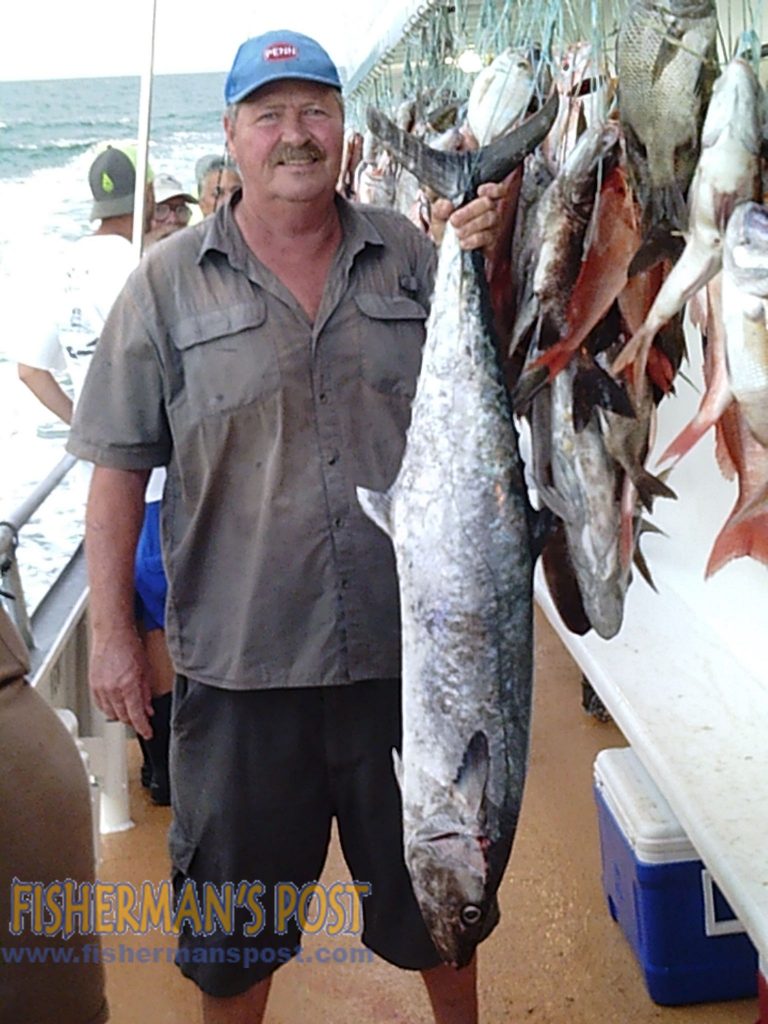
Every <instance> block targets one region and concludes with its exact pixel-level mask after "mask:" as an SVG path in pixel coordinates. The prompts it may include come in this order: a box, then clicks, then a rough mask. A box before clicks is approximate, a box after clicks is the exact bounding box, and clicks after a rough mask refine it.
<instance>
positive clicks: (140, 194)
mask: <svg viewBox="0 0 768 1024" xmlns="http://www.w3.org/2000/svg"><path fill="white" fill-rule="evenodd" d="M147 4H148V12H147V25H148V31H147V40H146V50H145V53H146V65H145V67H144V71H143V73H142V76H141V92H140V94H139V132H138V137H137V144H136V197H135V202H134V207H133V247H134V250H135V253H136V262H137V263H138V261H139V259H140V257H141V245H142V240H143V237H144V200H145V198H146V197H145V182H146V180H147V165H148V164H149V128H150V121H151V118H152V76H153V73H154V64H155V18H156V15H157V0H147Z"/></svg>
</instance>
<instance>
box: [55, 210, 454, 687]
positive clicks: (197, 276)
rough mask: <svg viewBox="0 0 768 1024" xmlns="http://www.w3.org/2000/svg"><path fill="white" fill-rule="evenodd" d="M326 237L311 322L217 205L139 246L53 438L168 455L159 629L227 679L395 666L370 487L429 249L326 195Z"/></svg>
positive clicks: (178, 656) (132, 453) (151, 462)
mask: <svg viewBox="0 0 768 1024" xmlns="http://www.w3.org/2000/svg"><path fill="white" fill-rule="evenodd" d="M337 203H338V208H339V213H340V217H341V223H342V228H343V242H342V244H341V246H340V248H339V250H338V252H337V254H336V257H335V260H334V263H333V267H332V269H331V272H330V275H329V278H328V281H327V283H326V287H325V293H324V295H323V299H322V303H321V307H320V310H319V312H318V315H317V318H316V320H315V322H314V323H311V322H310V321H309V319H308V317H307V315H306V313H305V312H304V311H303V310H302V308H301V306H300V305H299V304H298V303H297V301H296V300H295V299H294V297H293V296H292V295H291V293H290V292H289V291H288V290H287V289H286V288H285V286H284V285H283V284H282V283H281V282H280V281H279V280H278V279H277V278H276V277H275V276H274V275H273V274H272V273H271V272H270V271H269V270H268V269H267V268H266V267H264V266H263V265H262V264H261V263H260V262H259V261H258V260H257V259H255V257H254V256H253V254H252V253H251V252H250V250H249V249H248V247H247V246H246V244H245V242H244V240H243V237H242V235H241V233H240V231H239V229H238V227H237V225H236V223H235V221H234V218H233V216H232V207H229V206H227V207H225V208H224V209H222V210H221V211H219V212H218V213H217V214H216V216H215V217H213V218H209V219H208V220H206V221H204V222H203V223H201V224H199V225H197V226H195V227H193V228H189V229H187V230H185V231H181V232H178V233H176V234H175V235H173V236H171V237H170V238H169V239H167V240H166V241H164V242H161V243H158V244H157V245H156V246H154V247H153V248H152V249H151V250H150V251H149V252H148V254H147V255H146V256H145V257H144V258H143V260H142V262H141V265H140V266H139V267H138V268H137V270H136V271H135V272H134V273H133V274H132V275H131V277H130V278H129V279H128V282H127V284H126V287H125V288H124V290H123V291H122V293H121V295H120V297H119V298H118V300H117V302H116V304H115V306H114V307H113V310H112V312H111V314H110V316H109V318H108V320H107V323H106V325H105V328H104V331H103V334H102V337H101V340H100V342H99V345H98V347H97V350H96V354H95V356H94V358H93V360H92V363H91V367H90V370H89V373H88V378H87V380H86V383H85V387H84V390H83V393H82V397H81V399H80V402H79V405H78V408H77V413H76V416H75V422H74V425H73V428H72V432H71V435H70V439H69V444H68V448H69V450H70V451H72V452H74V453H75V454H76V455H79V456H81V457H82V458H85V459H89V460H91V461H93V462H95V463H97V464H98V465H103V466H110V467H113V468H117V469H147V468H150V467H153V466H159V465H167V466H168V480H167V483H166V489H165V496H164V499H163V513H162V533H163V549H164V560H165V565H166V570H167V574H168V580H169V597H168V606H167V620H166V629H167V635H168V642H169V645H170V649H171V654H172V656H173V659H174V662H175V664H176V667H177V669H178V671H180V672H182V673H183V674H185V675H188V676H190V677H191V678H193V679H197V680H200V681H202V682H205V683H210V684H213V685H216V686H222V687H226V688H232V689H249V688H258V687H281V686H312V685H323V684H336V683H343V682H348V681H352V680H358V679H369V678H385V677H393V676H397V675H399V672H400V620H399V613H398V594H397V577H396V571H395V563H394V555H393V552H392V548H391V544H390V541H389V538H387V537H386V536H385V535H384V534H383V533H382V532H381V531H380V530H379V528H378V527H376V526H375V525H374V524H373V523H372V522H370V520H369V519H368V518H367V517H366V515H365V514H364V513H363V511H362V509H361V508H360V506H359V504H358V502H357V498H356V494H355V487H356V486H357V485H362V486H364V487H368V488H372V489H375V490H385V489H386V488H387V486H388V485H389V484H391V483H392V481H393V479H394V477H395V476H396V474H397V470H398V468H399V465H400V460H401V457H402V453H403V447H404V443H405V432H406V429H407V426H408V422H409V417H410V402H411V399H412V397H413V393H414V389H415V383H416V377H417V374H418V370H419V365H420V360H421V348H422V343H423V340H424V331H425V320H426V316H427V310H428V306H429V301H430V298H431V290H432V286H433V279H434V264H435V250H434V247H433V245H432V243H431V242H430V241H429V240H428V239H427V238H426V237H425V236H423V235H422V234H420V233H419V232H418V231H417V230H416V229H415V228H414V227H413V226H412V225H411V224H410V223H409V222H408V221H407V220H406V219H405V218H404V217H401V216H400V215H398V214H395V213H392V212H391V211H388V210H377V209H374V208H371V207H362V206H353V205H352V204H350V203H347V202H346V201H345V200H343V199H340V198H339V199H337Z"/></svg>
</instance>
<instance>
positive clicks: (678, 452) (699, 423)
mask: <svg viewBox="0 0 768 1024" xmlns="http://www.w3.org/2000/svg"><path fill="white" fill-rule="evenodd" d="M711 426H712V424H711V423H710V422H709V420H706V419H704V418H703V417H699V416H696V417H694V418H693V419H692V420H691V422H690V423H688V424H687V425H686V426H685V427H683V429H682V430H681V431H680V433H679V434H678V435H677V437H675V438H673V440H672V441H670V442H669V444H668V445H667V447H666V448H665V449H664V451H663V452H662V453H661V455H660V456H659V458H658V460H657V465H659V466H660V465H662V464H663V463H665V462H679V460H680V459H682V457H683V456H684V455H687V454H688V452H689V451H690V450H691V448H693V446H694V445H695V444H696V443H697V442H698V441H700V440H701V439H702V437H703V436H704V435H705V434H706V432H707V431H708V430H709V428H710V427H711Z"/></svg>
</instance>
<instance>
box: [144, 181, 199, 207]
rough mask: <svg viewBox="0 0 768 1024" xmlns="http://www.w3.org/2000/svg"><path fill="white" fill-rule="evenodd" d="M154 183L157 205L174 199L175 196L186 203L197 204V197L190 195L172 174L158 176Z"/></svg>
mask: <svg viewBox="0 0 768 1024" xmlns="http://www.w3.org/2000/svg"><path fill="white" fill-rule="evenodd" d="M154 182H155V202H156V203H164V202H165V201H166V200H167V199H173V198H174V197H175V196H180V197H181V198H182V199H183V200H184V202H185V203H196V202H197V200H196V199H195V197H194V196H192V195H190V194H189V192H187V191H186V190H185V189H184V186H183V185H182V184H181V182H180V181H179V180H178V179H177V178H174V177H173V175H172V174H156V175H155V178H154Z"/></svg>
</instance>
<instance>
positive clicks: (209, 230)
mask: <svg viewBox="0 0 768 1024" xmlns="http://www.w3.org/2000/svg"><path fill="white" fill-rule="evenodd" d="M241 197H242V191H241V190H240V189H238V190H237V191H236V192H235V193H234V194H233V196H232V198H231V199H230V200H229V202H227V203H225V205H224V206H222V207H220V208H219V209H218V210H217V211H216V212H215V213H214V214H213V215H212V216H211V217H207V218H206V219H205V222H204V230H203V236H202V241H201V244H200V251H199V253H198V256H197V262H198V264H199V263H202V261H203V260H204V259H205V257H206V255H207V254H208V253H209V252H211V251H215V252H220V253H222V254H223V255H224V256H226V257H227V259H228V260H229V262H230V263H231V265H232V266H233V267H234V268H235V269H236V270H243V271H244V270H245V269H246V267H247V265H248V260H249V258H252V256H251V252H250V250H249V249H248V246H247V245H246V244H245V239H244V238H243V236H242V234H241V232H240V228H239V227H238V226H237V223H236V221H235V217H234V209H235V206H236V205H237V204H238V203H239V202H240V199H241ZM335 202H336V209H337V210H338V212H339V221H340V223H341V231H342V249H343V250H344V252H345V253H347V254H348V255H349V256H355V255H356V254H357V253H358V252H360V251H361V250H362V249H364V248H365V246H366V245H383V244H384V240H383V239H382V237H381V234H380V233H379V231H378V230H377V228H376V226H375V225H374V224H373V222H372V221H371V220H370V219H369V218H368V216H367V215H366V212H365V209H364V207H362V206H360V205H359V204H356V203H351V202H350V201H349V200H348V199H345V198H344V197H343V196H340V195H336V197H335Z"/></svg>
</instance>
